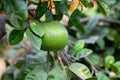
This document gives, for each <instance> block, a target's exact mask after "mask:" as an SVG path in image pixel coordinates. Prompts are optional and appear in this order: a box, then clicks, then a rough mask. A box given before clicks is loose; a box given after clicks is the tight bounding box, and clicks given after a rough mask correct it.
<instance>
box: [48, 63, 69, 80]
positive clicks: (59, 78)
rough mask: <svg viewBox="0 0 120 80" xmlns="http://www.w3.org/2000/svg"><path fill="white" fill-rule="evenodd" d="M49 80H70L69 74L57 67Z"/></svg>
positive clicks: (49, 74)
mask: <svg viewBox="0 0 120 80" xmlns="http://www.w3.org/2000/svg"><path fill="white" fill-rule="evenodd" d="M47 80H68V79H67V73H66V71H65V70H62V68H61V67H60V66H58V65H56V66H55V67H54V68H53V69H52V70H51V71H50V72H49V73H48V79H47Z"/></svg>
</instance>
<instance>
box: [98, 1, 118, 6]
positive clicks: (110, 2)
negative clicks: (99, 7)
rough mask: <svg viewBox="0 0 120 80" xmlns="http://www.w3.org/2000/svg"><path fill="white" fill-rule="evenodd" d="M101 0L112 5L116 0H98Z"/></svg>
mask: <svg viewBox="0 0 120 80" xmlns="http://www.w3.org/2000/svg"><path fill="white" fill-rule="evenodd" d="M100 1H101V2H103V3H105V4H108V5H112V4H114V3H115V2H116V0H110V1H109V0H100Z"/></svg>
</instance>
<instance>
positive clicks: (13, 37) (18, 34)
mask: <svg viewBox="0 0 120 80" xmlns="http://www.w3.org/2000/svg"><path fill="white" fill-rule="evenodd" d="M23 37H24V30H15V29H14V30H12V31H11V32H10V34H9V44H10V45H16V44H18V43H19V42H20V41H21V40H22V39H23Z"/></svg>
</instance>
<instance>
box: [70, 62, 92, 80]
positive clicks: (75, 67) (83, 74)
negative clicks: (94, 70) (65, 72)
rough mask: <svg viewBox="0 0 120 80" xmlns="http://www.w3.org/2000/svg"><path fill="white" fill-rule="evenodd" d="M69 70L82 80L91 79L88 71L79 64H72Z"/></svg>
mask: <svg viewBox="0 0 120 80" xmlns="http://www.w3.org/2000/svg"><path fill="white" fill-rule="evenodd" d="M69 70H70V71H72V72H73V73H74V74H76V75H77V76H78V77H80V78H81V79H83V80H84V79H87V78H90V77H91V73H90V71H89V69H88V68H87V67H86V66H85V65H84V64H81V63H72V64H71V65H70V66H69Z"/></svg>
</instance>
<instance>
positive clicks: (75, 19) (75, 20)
mask: <svg viewBox="0 0 120 80" xmlns="http://www.w3.org/2000/svg"><path fill="white" fill-rule="evenodd" d="M80 17H81V12H80V11H79V10H78V9H76V10H75V11H74V12H73V13H72V14H71V16H70V19H69V22H68V25H69V27H72V26H75V25H76V24H78V23H79V21H80Z"/></svg>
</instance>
